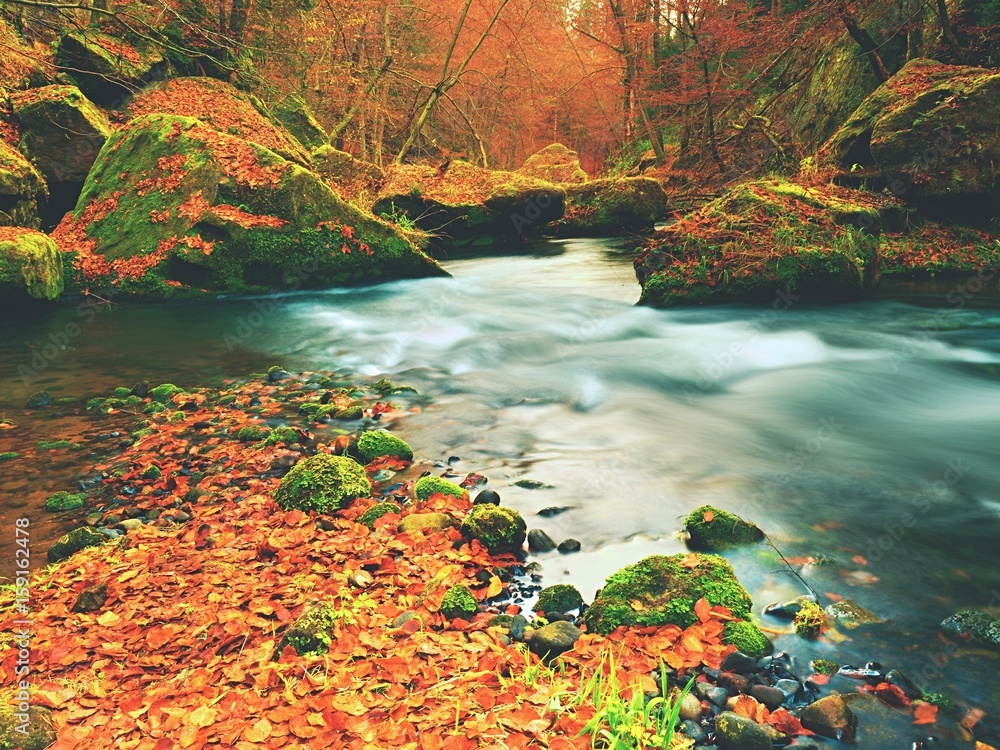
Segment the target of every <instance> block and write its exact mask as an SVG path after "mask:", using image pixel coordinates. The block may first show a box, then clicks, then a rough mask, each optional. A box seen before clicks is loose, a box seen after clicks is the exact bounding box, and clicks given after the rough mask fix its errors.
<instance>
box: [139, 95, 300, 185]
mask: <svg viewBox="0 0 1000 750" xmlns="http://www.w3.org/2000/svg"><path fill="white" fill-rule="evenodd" d="M262 107H263V105H262V104H260V103H259V102H258V101H256V100H255V99H254V98H252V97H251V96H249V95H248V94H245V93H243V92H242V91H240V90H238V89H236V88H234V87H233V86H230V85H229V84H228V83H225V82H223V81H218V80H216V79H214V78H203V77H188V78H174V79H171V80H169V81H164V82H163V83H159V84H156V85H155V86H151V87H149V88H148V89H146V90H145V91H143V92H142V93H141V94H139V95H138V96H136V97H135V98H134V99H133V100H132V101H131V102H130V103H129V106H128V114H129V115H130V116H131V117H133V118H136V117H142V116H143V115H151V114H166V115H178V116H180V117H195V118H197V119H199V120H201V122H203V123H205V124H206V125H208V126H209V127H212V128H215V129H216V130H217V131H219V132H220V133H225V134H227V135H231V136H235V137H237V138H240V139H242V140H245V141H251V142H253V143H256V144H258V145H260V146H263V147H264V148H266V149H269V150H271V151H273V152H274V153H276V154H278V155H279V156H283V157H284V158H285V159H288V160H289V161H292V162H295V163H297V164H299V165H300V166H303V167H308V166H309V152H308V151H307V150H306V149H305V148H304V147H303V146H302V144H301V143H299V142H298V140H296V139H295V137H294V136H293V135H291V134H290V133H289V132H288V131H287V130H285V129H284V128H283V127H281V126H280V125H277V124H275V123H274V122H273V121H272V120H271V119H269V118H267V117H265V116H264V115H263V114H261V112H260V109H261V108H262Z"/></svg>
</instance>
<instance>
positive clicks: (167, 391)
mask: <svg viewBox="0 0 1000 750" xmlns="http://www.w3.org/2000/svg"><path fill="white" fill-rule="evenodd" d="M178 393H184V389H183V388H178V387H177V386H176V385H174V384H173V383H163V384H162V385H158V386H156V388H152V389H151V390H150V391H149V397H150V398H151V399H153V401H159V402H160V403H161V404H166V403H168V402H169V401H170V399H172V398H173V397H174V396H175V395H176V394H178Z"/></svg>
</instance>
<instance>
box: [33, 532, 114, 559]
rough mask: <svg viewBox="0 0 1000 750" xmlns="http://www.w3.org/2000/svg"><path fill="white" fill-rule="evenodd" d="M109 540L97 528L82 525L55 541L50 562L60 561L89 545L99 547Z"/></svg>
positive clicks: (50, 554)
mask: <svg viewBox="0 0 1000 750" xmlns="http://www.w3.org/2000/svg"><path fill="white" fill-rule="evenodd" d="M107 541H108V537H106V536H105V535H104V534H102V533H101V532H100V531H98V530H97V529H94V528H91V527H90V526H81V527H80V528H78V529H73V530H72V531H71V532H69V533H68V534H66V535H65V536H61V537H59V539H57V540H56V541H55V542H53V544H52V546H51V547H49V552H48V559H49V562H50V563H55V562H59V561H60V560H65V559H66V558H67V557H69V556H71V555H72V554H73V553H75V552H79V551H80V550H82V549H85V548H87V547H99V546H101V545H102V544H104V543H105V542H107Z"/></svg>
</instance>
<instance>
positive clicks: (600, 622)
mask: <svg viewBox="0 0 1000 750" xmlns="http://www.w3.org/2000/svg"><path fill="white" fill-rule="evenodd" d="M700 599H705V600H706V601H707V602H708V603H709V604H710V605H713V606H716V605H717V606H721V607H725V608H726V609H728V610H729V611H730V612H731V613H732V615H733V616H734V617H735V618H736V619H735V620H733V621H730V622H727V623H726V625H725V629H724V631H723V640H724V641H725V642H726V643H730V644H733V645H735V646H736V647H737V648H738V649H739V650H740V651H742V652H743V653H745V654H748V655H750V656H763V655H764V654H765V653H769V652H770V650H771V643H770V641H769V640H768V639H767V637H766V636H765V635H764V634H763V633H762V632H761V631H760V628H758V627H757V626H756V625H755V624H754V623H753V622H752V621H751V620H750V619H749V618H750V608H751V606H752V604H753V602H752V600H751V599H750V594H748V593H747V590H746V589H745V588H743V585H742V584H741V583H740V582H739V580H738V579H737V578H736V573H735V572H734V571H733V568H732V566H730V564H729V563H728V562H726V561H725V560H724V559H723V558H721V557H719V556H718V555H700V554H697V553H690V554H687V555H670V556H667V555H651V556H649V557H646V558H644V559H643V560H640V561H639V562H637V563H635V564H633V565H629V566H627V567H625V568H622V569H621V570H619V571H618V572H617V573H615V574H614V575H612V576H611V577H610V578H608V579H607V581H606V583H605V586H604V588H603V589H601V591H600V593H599V594H598V595H597V596H596V597H595V598H594V601H593V603H592V604H591V605H590V607H589V608H588V609H587V611H586V613H585V614H584V616H583V621H584V622H585V623H586V624H587V628H588V630H590V631H591V632H594V633H601V634H607V633H610V632H611V631H612V630H614V629H615V628H618V627H620V626H622V625H625V626H632V625H638V626H641V627H646V626H656V627H658V626H660V625H677V626H679V627H682V628H686V627H689V626H691V625H693V624H694V623H695V622H697V621H698V619H699V617H698V614H697V613H696V611H695V604H696V603H697V602H698V600H700Z"/></svg>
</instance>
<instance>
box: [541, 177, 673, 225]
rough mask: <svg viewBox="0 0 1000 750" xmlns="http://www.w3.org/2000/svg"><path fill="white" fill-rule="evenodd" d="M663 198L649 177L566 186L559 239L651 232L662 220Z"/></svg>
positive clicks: (618, 178) (664, 202) (664, 200)
mask: <svg viewBox="0 0 1000 750" xmlns="http://www.w3.org/2000/svg"><path fill="white" fill-rule="evenodd" d="M666 213H667V194H666V193H664V192H663V188H661V187H660V183H658V182H657V181H656V180H654V179H652V178H650V177H608V178H605V179H602V180H592V181H591V182H585V183H583V184H580V185H567V186H566V213H565V215H564V216H563V218H562V219H561V220H560V221H559V222H557V223H556V224H555V225H554V229H555V232H556V234H558V235H559V236H560V237H577V236H592V235H616V234H629V233H633V232H642V231H645V230H649V229H652V228H653V225H654V224H656V222H657V221H659V220H660V219H662V218H663V217H664V216H666Z"/></svg>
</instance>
